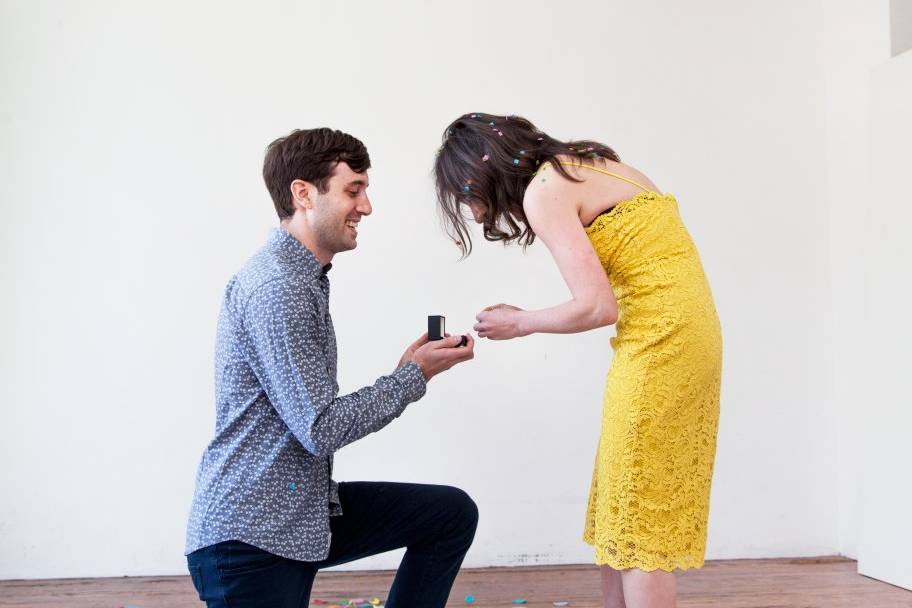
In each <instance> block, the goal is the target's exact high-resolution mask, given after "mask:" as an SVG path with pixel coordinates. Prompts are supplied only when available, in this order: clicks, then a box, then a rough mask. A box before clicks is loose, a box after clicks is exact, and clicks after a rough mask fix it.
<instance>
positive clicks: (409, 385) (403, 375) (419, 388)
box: [393, 361, 427, 405]
mask: <svg viewBox="0 0 912 608" xmlns="http://www.w3.org/2000/svg"><path fill="white" fill-rule="evenodd" d="M393 377H394V378H395V379H396V380H398V381H399V384H400V385H402V405H406V404H408V403H412V402H413V401H418V400H419V399H421V398H422V397H424V394H425V393H426V392H427V381H426V380H425V379H424V372H422V371H421V368H420V367H418V364H417V363H415V362H414V361H409V362H408V363H406V364H405V365H403V366H402V367H400V368H399V369H397V370H396V371H395V372H394V373H393Z"/></svg>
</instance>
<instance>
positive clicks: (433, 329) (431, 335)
mask: <svg viewBox="0 0 912 608" xmlns="http://www.w3.org/2000/svg"><path fill="white" fill-rule="evenodd" d="M445 335H446V317H444V316H443V315H428V340H443V337H444V336H445Z"/></svg>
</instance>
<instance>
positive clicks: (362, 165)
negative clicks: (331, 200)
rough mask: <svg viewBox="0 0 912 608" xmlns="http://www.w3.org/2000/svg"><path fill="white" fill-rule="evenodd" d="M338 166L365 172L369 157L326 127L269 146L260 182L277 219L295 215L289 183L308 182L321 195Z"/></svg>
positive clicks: (291, 135) (356, 142)
mask: <svg viewBox="0 0 912 608" xmlns="http://www.w3.org/2000/svg"><path fill="white" fill-rule="evenodd" d="M338 163H346V164H347V165H348V166H349V167H351V170H352V171H354V172H355V173H364V172H365V171H367V170H368V169H370V156H368V154H367V148H365V147H364V144H363V143H361V141H360V140H358V139H357V138H355V137H352V136H351V135H349V134H348V133H343V132H342V131H336V130H333V129H327V128H325V127H324V128H319V129H296V130H294V131H292V132H291V133H289V134H288V135H286V136H285V137H280V138H278V139H277V140H275V141H274V142H272V143H271V144H269V146H267V147H266V158H265V159H264V160H263V181H265V182H266V188H267V189H268V190H269V194H270V196H271V197H272V203H273V205H275V210H276V213H278V214H279V219H280V220H283V219H285V218H289V217H291V216H292V215H294V205H293V204H292V200H291V182H293V181H294V180H296V179H300V180H303V181H305V182H310V183H312V184H313V185H315V186H316V187H317V190H318V191H319V192H320V194H323V193H325V192H326V190H327V189H328V186H329V179H330V178H331V177H332V174H333V171H334V170H335V168H336V165H337V164H338Z"/></svg>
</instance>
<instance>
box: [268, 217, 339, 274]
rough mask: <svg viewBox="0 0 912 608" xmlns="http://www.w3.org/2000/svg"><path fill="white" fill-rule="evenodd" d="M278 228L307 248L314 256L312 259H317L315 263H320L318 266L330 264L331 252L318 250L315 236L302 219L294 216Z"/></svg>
mask: <svg viewBox="0 0 912 608" xmlns="http://www.w3.org/2000/svg"><path fill="white" fill-rule="evenodd" d="M280 226H281V228H282V230H284V231H285V232H287V233H288V234H290V235H291V236H293V237H294V238H296V239H297V240H298V242H299V243H301V244H302V245H304V246H305V247H307V249H308V250H310V252H311V253H312V254H314V257H316V258H317V261H318V262H320V266H326V265H327V264H329V263H330V262H332V259H333V254H332V252H329V251H326V250H323V249H321V248H320V246H319V244H318V242H317V238H316V235H315V234H314V233H313V231H312V230H311V229H310V226H308V225H307V222H306V221H304V218H303V217H301V216H300V215H298V214H295V215H294V216H292V217H291V218H289V219H287V220H283V221H282V222H281V224H280Z"/></svg>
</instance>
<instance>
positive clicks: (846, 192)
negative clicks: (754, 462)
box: [821, 0, 890, 558]
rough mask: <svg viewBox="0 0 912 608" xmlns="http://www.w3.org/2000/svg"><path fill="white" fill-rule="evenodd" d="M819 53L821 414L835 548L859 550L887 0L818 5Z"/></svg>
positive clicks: (855, 552)
mask: <svg viewBox="0 0 912 608" xmlns="http://www.w3.org/2000/svg"><path fill="white" fill-rule="evenodd" d="M823 6H824V32H825V35H824V37H823V43H824V44H823V46H822V48H821V55H822V57H824V59H825V62H824V66H825V71H826V78H825V82H826V114H825V115H826V121H827V128H826V132H827V137H826V163H827V188H826V199H827V202H828V206H829V213H828V222H829V230H828V232H829V237H830V241H829V256H830V263H829V271H830V312H831V314H832V328H833V329H832V334H831V337H830V338H829V339H828V348H827V355H828V356H829V360H830V365H831V374H830V387H829V388H830V393H829V397H828V399H829V401H830V403H831V407H830V408H828V409H829V411H828V414H827V418H828V420H830V421H832V422H833V423H835V425H836V429H837V438H836V447H837V454H836V461H835V462H834V463H833V464H834V465H835V467H836V472H837V476H838V484H837V487H838V498H837V506H838V511H839V551H840V553H842V554H844V555H847V556H849V557H853V558H855V557H857V555H858V532H859V527H860V515H859V513H860V501H861V481H862V477H863V474H864V468H863V467H862V466H861V461H862V458H863V456H864V452H863V448H862V443H863V441H864V438H863V429H864V425H865V420H866V419H867V417H868V416H869V415H870V411H869V410H868V409H867V408H866V407H862V406H861V405H862V404H864V403H866V402H867V401H868V399H869V395H870V386H869V378H868V377H867V373H866V371H865V370H866V369H867V365H868V359H869V351H868V343H867V335H868V332H867V331H866V330H864V329H863V328H865V327H867V323H866V321H865V317H864V309H865V289H864V283H865V281H864V277H865V275H866V264H865V251H866V249H867V242H866V241H867V236H866V234H865V223H866V220H867V217H868V214H869V212H870V211H872V210H873V211H874V212H875V213H876V212H877V209H878V207H879V205H878V204H877V200H876V196H874V195H873V194H872V185H873V184H872V183H871V179H870V174H869V171H868V165H869V162H870V150H869V139H870V134H871V125H870V118H871V111H870V106H871V76H872V74H873V72H874V69H875V68H876V67H878V66H881V65H883V64H884V63H885V62H887V61H888V60H889V58H890V25H889V4H888V2H887V0H877V1H875V2H872V1H871V0H829V1H828V2H825V3H824V5H823Z"/></svg>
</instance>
